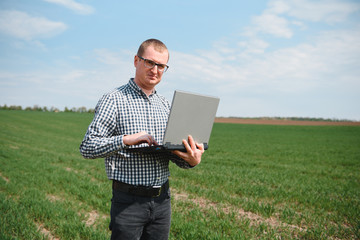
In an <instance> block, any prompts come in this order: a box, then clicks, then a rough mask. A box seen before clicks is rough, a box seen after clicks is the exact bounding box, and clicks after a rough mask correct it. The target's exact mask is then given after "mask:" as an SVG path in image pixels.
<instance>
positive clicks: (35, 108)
mask: <svg viewBox="0 0 360 240" xmlns="http://www.w3.org/2000/svg"><path fill="white" fill-rule="evenodd" d="M0 110H24V111H37V112H77V113H94V111H95V110H94V109H93V108H90V109H87V108H86V107H79V108H76V107H73V108H68V107H65V108H64V109H63V110H60V109H58V108H56V107H50V108H48V107H46V106H45V107H41V106H39V105H34V106H32V107H25V108H23V107H22V106H17V105H10V106H7V105H6V104H5V105H3V106H0Z"/></svg>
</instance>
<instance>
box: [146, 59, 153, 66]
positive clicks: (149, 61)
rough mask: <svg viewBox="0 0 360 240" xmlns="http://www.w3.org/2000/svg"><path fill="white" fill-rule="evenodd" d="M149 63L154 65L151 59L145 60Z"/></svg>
mask: <svg viewBox="0 0 360 240" xmlns="http://www.w3.org/2000/svg"><path fill="white" fill-rule="evenodd" d="M146 61H147V63H148V64H149V65H155V63H154V62H153V61H151V60H146Z"/></svg>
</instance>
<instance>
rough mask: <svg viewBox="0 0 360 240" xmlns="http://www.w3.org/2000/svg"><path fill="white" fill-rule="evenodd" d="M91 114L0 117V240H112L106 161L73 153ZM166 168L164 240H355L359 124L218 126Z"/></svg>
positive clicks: (358, 228) (359, 209)
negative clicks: (199, 147)
mask: <svg viewBox="0 0 360 240" xmlns="http://www.w3.org/2000/svg"><path fill="white" fill-rule="evenodd" d="M92 117H93V114H89V113H81V114H80V113H52V112H32V111H7V110H1V111H0V124H1V125H0V126H1V127H0V239H26V240H28V239H66V240H68V239H109V237H110V231H109V230H108V225H109V212H110V203H111V183H110V181H109V180H108V179H107V178H106V174H105V170H104V162H103V159H95V160H87V159H83V158H82V157H81V155H80V153H79V150H78V149H79V145H80V142H81V141H82V138H83V136H84V134H85V131H86V129H87V126H88V124H89V123H90V121H91V120H92ZM170 171H171V177H170V186H171V191H172V223H171V233H170V239H174V240H175V239H176V240H178V239H219V240H220V239H221V240H222V239H360V126H283V125H281V126H280V125H250V124H230V123H215V124H214V128H213V132H212V136H211V139H210V144H209V150H208V151H206V153H205V155H204V157H203V160H202V162H201V164H200V165H198V166H197V167H195V168H194V169H190V170H184V169H180V168H178V167H176V166H175V165H174V164H172V163H170Z"/></svg>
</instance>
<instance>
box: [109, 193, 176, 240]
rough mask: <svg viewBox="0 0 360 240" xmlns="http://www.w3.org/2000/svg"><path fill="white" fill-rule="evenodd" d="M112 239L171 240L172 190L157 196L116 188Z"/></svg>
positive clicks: (112, 205)
mask: <svg viewBox="0 0 360 240" xmlns="http://www.w3.org/2000/svg"><path fill="white" fill-rule="evenodd" d="M110 215H111V222H110V226H109V228H110V230H111V231H112V234H111V239H112V240H113V239H126V240H132V239H134V240H135V239H136V240H139V239H141V240H142V239H154V240H155V239H156V240H162V239H168V238H169V233H170V221H171V203H170V189H168V191H164V192H163V193H161V195H160V196H159V197H157V198H149V197H138V196H134V195H131V194H129V193H124V192H121V191H118V190H113V198H112V200H111V211H110Z"/></svg>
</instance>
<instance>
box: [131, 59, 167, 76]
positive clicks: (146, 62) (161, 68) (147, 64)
mask: <svg viewBox="0 0 360 240" xmlns="http://www.w3.org/2000/svg"><path fill="white" fill-rule="evenodd" d="M138 57H139V58H140V59H141V60H144V66H145V67H147V68H150V69H152V68H153V67H155V65H156V66H157V70H158V71H160V72H166V71H167V70H168V68H169V66H168V65H166V64H160V63H156V62H154V61H151V60H149V59H146V58H143V57H140V56H138Z"/></svg>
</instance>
